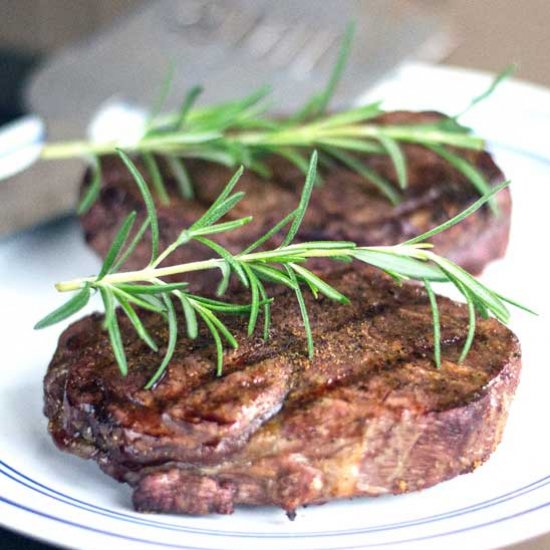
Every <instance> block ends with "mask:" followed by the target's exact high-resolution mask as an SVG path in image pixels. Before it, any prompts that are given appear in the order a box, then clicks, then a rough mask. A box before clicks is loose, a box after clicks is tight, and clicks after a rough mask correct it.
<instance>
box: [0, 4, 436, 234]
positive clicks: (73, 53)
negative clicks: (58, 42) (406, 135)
mask: <svg viewBox="0 0 550 550" xmlns="http://www.w3.org/2000/svg"><path fill="white" fill-rule="evenodd" d="M352 19H355V20H356V21H357V32H356V37H355V42H354V47H353V50H352V53H351V56H350V60H349V64H348V67H347V70H346V73H345V75H344V77H343V79H342V82H341V84H340V86H339V88H338V91H337V94H336V96H335V98H334V99H335V100H334V106H338V105H343V104H350V103H351V102H353V100H354V99H355V98H356V97H358V96H359V95H360V94H361V93H362V92H364V91H365V89H366V88H368V86H369V85H371V84H372V83H374V82H375V81H376V80H378V79H379V78H380V77H381V76H383V75H384V74H385V73H387V71H388V70H390V69H392V68H394V67H395V66H396V65H397V64H398V63H399V62H400V61H402V60H403V59H405V58H409V57H410V56H411V55H413V53H414V52H415V51H419V49H420V48H422V49H423V51H424V53H425V51H426V44H427V43H430V42H431V43H434V44H437V45H438V50H440V47H439V46H440V44H441V42H440V38H441V36H442V34H441V33H442V31H441V25H440V24H439V20H438V19H437V18H436V17H435V16H432V15H430V14H427V13H423V12H419V11H418V10H412V11H411V10H407V9H405V7H404V5H403V3H402V2H400V1H399V0H362V1H361V0H339V2H338V3H337V5H336V3H334V2H319V1H317V0H301V1H300V2H296V1H295V0H278V1H277V2H270V1H269V0H234V1H232V2H221V1H219V0H157V1H155V2H148V3H146V4H143V5H141V7H140V8H139V9H138V10H136V11H135V12H133V13H132V14H130V15H129V16H127V17H126V18H125V19H123V20H119V21H117V22H115V24H113V26H112V27H111V28H110V29H108V30H105V31H101V32H99V33H98V34H97V35H96V36H94V37H93V39H91V40H89V41H88V42H86V43H82V44H76V45H74V46H71V47H68V48H67V49H65V50H64V51H61V52H60V53H58V54H56V55H55V56H53V57H52V58H50V59H49V60H48V61H47V62H46V63H45V64H44V65H43V66H42V67H41V68H40V69H39V70H38V71H37V72H36V73H35V74H34V75H33V77H32V78H31V79H30V81H29V84H28V88H27V94H26V95H27V103H28V105H29V107H30V110H31V111H32V112H34V113H37V114H38V115H39V116H40V117H41V118H42V119H43V121H44V123H45V125H46V127H47V135H48V139H49V140H64V139H75V138H82V137H83V136H84V135H85V134H86V131H87V128H88V126H89V124H90V121H91V120H92V119H93V118H94V116H95V115H96V114H97V110H98V108H99V107H100V106H101V105H102V104H103V103H104V102H105V100H106V99H108V98H112V97H117V98H118V99H119V100H120V101H122V102H127V103H128V104H130V105H137V106H142V107H146V106H148V105H151V104H152V103H153V102H154V99H155V97H156V96H157V95H158V90H159V86H160V83H161V82H162V80H163V79H164V77H165V74H166V71H167V68H168V67H169V65H170V62H172V63H173V68H174V78H173V86H172V89H171V92H170V93H169V95H168V97H167V98H166V107H167V108H170V107H177V105H178V102H179V101H180V100H181V97H183V95H184V93H185V90H186V89H188V88H189V87H190V86H191V85H193V84H195V83H202V84H203V85H204V87H205V93H204V94H203V96H202V97H201V101H202V102H204V103H209V102H215V101H220V100H224V99H225V100H226V99H229V98H232V97H235V98H237V97H241V96H243V95H245V94H246V93H248V92H250V91H251V90H253V89H256V88H258V87H259V86H260V85H262V84H265V83H270V84H271V85H272V86H273V99H274V104H275V105H276V109H277V111H279V112H285V111H289V110H292V109H294V108H296V107H298V106H299V105H301V104H303V102H304V101H306V99H307V98H308V97H309V96H310V94H311V93H312V92H313V91H314V90H316V89H320V88H321V87H322V86H323V85H324V83H325V82H326V80H327V78H328V75H329V74H330V70H331V67H332V65H333V63H334V60H335V57H336V55H337V51H338V44H339V42H340V39H341V37H342V35H343V32H344V29H345V26H346V24H347V22H348V21H350V20H352ZM9 162H10V159H9V156H8V157H6V156H4V157H2V156H0V177H1V174H2V167H1V165H2V163H9ZM82 168H83V167H82V163H79V162H58V163H45V162H42V163H38V164H36V165H33V166H32V167H31V168H30V169H28V170H27V171H25V172H24V173H22V174H19V175H17V176H15V177H11V178H10V179H9V180H8V181H5V182H3V183H2V185H1V187H0V234H1V233H6V232H9V231H13V230H15V229H18V228H20V227H24V226H26V225H28V224H32V223H37V222H40V221H43V220H46V219H50V218H53V217H55V216H58V215H60V214H63V213H68V212H70V211H71V209H72V208H73V207H74V204H75V203H76V194H77V189H78V184H79V180H80V176H81V172H82Z"/></svg>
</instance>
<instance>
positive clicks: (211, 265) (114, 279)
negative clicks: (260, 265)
mask: <svg viewBox="0 0 550 550" xmlns="http://www.w3.org/2000/svg"><path fill="white" fill-rule="evenodd" d="M298 246H299V245H298ZM375 249H376V247H371V248H369V250H375ZM355 250H356V249H354V248H349V249H347V248H346V249H342V248H336V249H322V248H321V249H315V250H314V249H312V250H303V249H300V248H297V247H296V246H295V245H290V246H288V247H283V248H278V249H276V250H270V251H266V252H253V253H251V254H243V255H242V256H236V259H237V260H238V261H239V262H242V263H252V262H273V263H277V258H278V257H281V256H285V255H287V256H290V255H292V256H295V257H296V260H300V259H302V258H304V259H306V258H330V257H334V256H346V255H352V254H353V253H354V251H355ZM224 261H225V260H223V259H222V258H212V259H209V260H202V261H199V262H189V263H185V264H178V265H171V266H167V267H155V266H154V265H153V266H149V267H146V268H145V269H140V270H138V271H126V272H122V273H112V274H109V275H106V276H105V277H103V278H102V279H101V281H97V277H83V278H79V279H73V280H70V281H62V282H60V283H57V284H56V285H55V288H56V289H57V290H58V291H59V292H70V291H73V290H78V289H80V288H83V287H84V285H85V284H86V283H89V284H92V285H94V283H98V284H100V285H102V284H103V285H105V284H106V285H108V284H117V283H132V282H138V281H151V280H152V279H158V278H161V277H168V276H170V275H180V274H182V273H190V272H192V271H205V270H208V269H220V268H221V266H222V265H223V264H224Z"/></svg>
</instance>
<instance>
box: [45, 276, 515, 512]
mask: <svg viewBox="0 0 550 550" xmlns="http://www.w3.org/2000/svg"><path fill="white" fill-rule="evenodd" d="M327 279H328V281H329V282H330V283H331V284H333V285H335V286H336V287H337V288H339V289H340V290H341V291H343V292H345V293H346V294H347V295H348V296H349V297H350V298H351V299H352V304H351V305H349V306H337V305H334V303H332V302H328V300H326V299H324V298H320V299H319V300H318V301H316V300H314V299H313V298H311V297H308V298H307V302H308V309H309V312H310V315H311V322H312V330H313V334H314V338H315V344H316V355H315V358H314V359H313V360H312V361H309V360H308V359H307V357H306V355H305V352H304V350H305V347H306V344H305V337H304V331H303V327H302V325H301V321H300V316H299V311H298V307H297V305H296V302H295V299H294V297H293V296H292V295H291V294H290V293H287V292H284V291H282V292H281V293H280V294H279V295H278V296H277V297H276V300H275V303H274V305H273V316H274V325H273V329H272V333H271V340H270V343H269V344H268V345H266V344H265V343H264V342H263V341H262V340H260V339H259V338H246V336H245V334H246V328H245V326H244V325H245V324H246V320H245V319H240V318H233V319H230V320H228V324H229V326H231V327H232V329H233V330H234V331H235V334H236V335H237V339H238V341H239V343H240V347H239V349H238V350H231V351H226V352H225V367H224V373H223V376H222V377H220V378H217V377H216V376H215V366H214V364H215V349H214V346H213V345H212V342H211V340H210V338H209V336H208V334H207V333H206V332H202V333H201V334H200V335H199V338H198V339H197V340H195V341H190V340H187V339H185V338H182V339H181V340H180V341H179V343H178V347H177V350H176V353H175V355H174V358H173V360H172V361H171V364H170V365H169V368H168V370H167V374H166V375H165V377H164V379H163V380H162V381H161V383H160V384H159V385H158V386H157V387H156V388H155V389H154V390H151V391H145V390H143V389H142V388H143V386H144V384H145V383H146V381H147V380H148V379H149V377H150V376H151V375H152V373H153V372H154V369H155V368H156V367H157V366H158V363H159V356H158V355H157V354H155V353H153V352H151V351H150V350H149V348H147V347H146V346H145V345H144V344H143V343H142V342H141V341H140V340H138V339H137V337H136V336H135V334H134V331H133V330H132V328H131V327H130V326H129V325H128V323H127V322H126V319H125V318H122V316H121V317H120V323H121V327H122V328H121V330H122V333H123V339H124V343H125V346H126V349H127V353H128V361H129V370H130V373H129V375H128V376H127V377H126V378H122V377H121V376H120V375H119V373H118V371H117V367H116V364H115V361H114V358H113V356H112V353H111V351H110V347H109V343H108V338H107V336H106V335H105V333H104V332H103V331H102V328H101V319H102V318H101V316H100V315H92V316H88V317H85V318H84V319H82V320H80V321H78V322H77V323H75V324H73V325H72V326H70V327H69V328H68V329H67V330H66V331H65V332H64V333H63V335H62V336H61V339H60V341H59V346H58V349H57V351H56V353H55V356H54V358H53V360H52V362H51V364H50V366H49V370H48V373H47V375H46V378H45V413H46V415H47V416H48V418H49V431H50V433H51V435H52V436H53V438H54V440H55V442H56V444H57V445H58V446H59V447H60V448H61V449H63V450H66V451H68V452H71V453H75V454H77V455H79V456H82V457H84V458H92V459H94V460H96V461H97V462H98V463H99V465H100V467H101V468H102V469H103V470H104V471H105V472H106V473H108V474H109V475H111V476H113V477H115V478H116V479H118V480H120V481H125V482H127V483H129V484H130V485H132V486H133V488H134V497H133V499H134V505H135V507H136V509H138V510H143V511H155V512H176V513H185V514H207V513H211V512H218V513H231V512H232V511H233V508H234V506H235V505H236V504H253V505H267V504H275V505H277V506H281V507H282V508H284V509H285V510H286V511H287V512H288V513H289V514H293V512H294V510H295V509H296V508H297V507H298V506H301V505H304V504H308V503H321V502H325V501H330V500H333V499H340V498H348V497H353V496H360V495H369V496H375V495H381V494H386V493H403V492H407V491H415V490H419V489H423V488H425V487H429V486H431V485H434V484H435V483H439V482H441V481H443V480H446V479H449V478H451V477H453V476H456V475H458V474H462V473H465V472H470V471H472V470H473V469H474V468H476V467H477V466H478V465H480V464H481V463H482V462H484V461H485V460H486V459H487V458H488V457H489V455H490V454H491V452H492V451H493V450H494V449H495V447H496V445H497V444H498V442H499V441H500V439H501V435H502V431H503V428H504V425H505V422H506V418H507V415H508V409H509V405H510V402H511V399H512V397H513V394H514V390H515V388H516V384H517V382H518V376H519V371H520V348H519V344H518V341H517V339H516V337H515V336H514V334H513V333H512V332H510V331H509V330H508V329H507V328H506V327H504V326H503V325H501V324H500V323H499V322H497V321H495V320H494V319H489V320H484V319H481V318H480V319H478V321H477V323H478V328H477V335H476V338H475V341H474V344H473V347H472V350H471V352H470V354H469V356H468V358H467V360H466V362H465V363H464V364H462V365H458V364H457V358H458V356H459V354H460V350H461V346H462V344H463V342H464V339H465V337H466V333H467V311H466V308H465V306H463V305H459V304H457V303H454V302H452V301H451V300H448V299H445V298H439V299H438V303H439V307H440V312H441V322H442V355H443V363H442V367H441V368H440V369H437V368H436V367H435V366H434V364H433V361H432V353H433V338H432V319H431V312H430V308H429V304H428V300H427V297H426V294H425V292H424V291H423V290H422V289H420V288H418V287H415V286H412V285H410V286H409V285H404V286H403V287H398V286H396V285H395V284H394V283H393V281H391V280H390V279H389V278H388V277H386V276H384V275H381V274H379V273H378V272H376V271H374V270H372V269H369V268H362V269H358V270H352V269H350V268H344V269H342V270H340V271H338V272H336V271H333V272H332V273H331V274H330V275H329V276H328V277H327ZM145 320H146V325H147V328H148V330H149V332H151V334H153V336H154V337H155V338H156V339H157V341H158V342H162V341H165V339H166V334H165V332H166V329H165V326H164V321H163V320H162V319H161V318H160V317H159V316H157V315H154V314H151V315H150V316H146V317H145Z"/></svg>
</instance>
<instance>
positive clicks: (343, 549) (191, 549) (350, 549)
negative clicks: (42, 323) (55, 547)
mask: <svg viewBox="0 0 550 550" xmlns="http://www.w3.org/2000/svg"><path fill="white" fill-rule="evenodd" d="M0 502H4V503H6V504H8V505H10V506H13V507H15V508H18V509H20V510H23V511H25V512H29V513H31V514H34V515H36V516H40V517H43V518H46V519H50V520H52V521H56V522H59V523H61V524H63V525H68V526H72V527H77V528H79V529H84V530H86V531H91V532H93V533H98V534H100V535H107V536H110V537H114V538H117V539H122V540H126V541H130V542H139V543H142V544H150V545H156V546H160V547H164V548H180V549H182V550H227V548H219V547H218V548H216V547H211V546H203V547H197V546H182V545H179V544H173V543H168V542H160V541H157V540H151V539H143V538H139V537H129V536H126V535H121V534H120V533H116V532H113V531H107V530H104V529H97V528H95V527H91V526H89V525H84V524H81V523H77V522H75V521H69V520H66V519H64V518H60V517H59V516H54V515H52V514H46V513H45V512H42V511H40V510H35V509H33V508H29V507H28V506H25V505H23V504H19V503H17V502H15V501H13V500H10V499H7V498H4V497H2V496H0ZM548 506H550V501H549V502H545V503H543V504H540V505H538V506H535V507H533V508H528V509H527V510H522V511H521V512H516V513H515V514H510V515H508V516H502V517H500V518H496V519H493V520H491V521H487V522H484V523H478V524H476V525H470V526H468V527H463V528H461V529H455V530H453V531H444V532H442V533H434V534H432V535H425V536H422V537H413V538H407V539H396V540H393V541H386V542H379V543H370V544H369V543H366V544H360V545H353V546H334V547H332V548H327V549H324V550H359V549H361V548H380V547H384V546H395V545H400V544H406V543H410V542H420V541H426V540H431V539H436V538H441V537H447V536H449V535H458V534H460V533H466V532H468V531H473V530H475V529H480V528H482V527H489V526H491V525H497V524H499V523H502V522H505V521H509V520H511V519H514V518H518V517H521V516H524V515H526V514H530V513H532V512H536V511H538V510H542V509H544V508H546V507H548ZM286 550H302V549H301V548H288V547H287V548H286Z"/></svg>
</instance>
